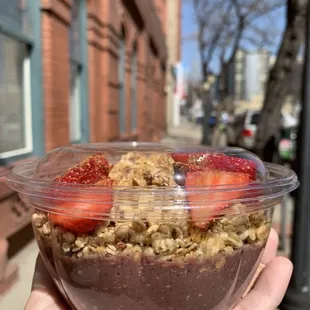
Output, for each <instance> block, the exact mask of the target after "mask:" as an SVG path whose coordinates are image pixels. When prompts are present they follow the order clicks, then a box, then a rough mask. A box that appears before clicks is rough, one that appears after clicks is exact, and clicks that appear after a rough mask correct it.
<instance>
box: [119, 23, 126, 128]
mask: <svg viewBox="0 0 310 310" xmlns="http://www.w3.org/2000/svg"><path fill="white" fill-rule="evenodd" d="M125 44H126V38H125V31H124V29H122V33H121V39H120V47H119V62H118V78H119V130H120V133H121V134H122V133H124V132H125V131H126V118H125V113H126V104H125V102H126V97H125V96H126V94H125V72H126V68H125V57H126V45H125Z"/></svg>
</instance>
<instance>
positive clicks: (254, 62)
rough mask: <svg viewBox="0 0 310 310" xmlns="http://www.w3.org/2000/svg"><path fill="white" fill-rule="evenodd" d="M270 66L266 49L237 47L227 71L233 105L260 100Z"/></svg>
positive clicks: (255, 102)
mask: <svg viewBox="0 0 310 310" xmlns="http://www.w3.org/2000/svg"><path fill="white" fill-rule="evenodd" d="M269 67H270V53H269V52H268V51H267V50H264V49H259V50H255V51H251V52H249V51H245V50H243V49H239V50H238V51H237V53H236V56H235V59H234V61H233V63H232V65H231V66H230V68H229V71H228V94H229V96H230V97H231V98H232V100H233V102H234V104H235V106H236V107H237V106H238V105H244V104H247V103H248V104H250V102H252V101H253V104H254V105H257V104H258V102H260V101H262V98H263V94H264V91H265V84H266V81H267V79H268V73H269Z"/></svg>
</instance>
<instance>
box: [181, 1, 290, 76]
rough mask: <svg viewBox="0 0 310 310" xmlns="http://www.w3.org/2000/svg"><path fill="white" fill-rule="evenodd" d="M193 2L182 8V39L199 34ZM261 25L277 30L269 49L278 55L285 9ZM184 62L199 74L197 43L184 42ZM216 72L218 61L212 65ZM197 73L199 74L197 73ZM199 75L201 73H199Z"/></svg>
mask: <svg viewBox="0 0 310 310" xmlns="http://www.w3.org/2000/svg"><path fill="white" fill-rule="evenodd" d="M191 2H192V1H191V0H189V1H186V0H183V1H182V3H183V6H182V38H184V37H187V36H189V35H191V34H193V33H196V32H197V26H196V24H195V20H194V12H193V7H192V5H191ZM261 23H269V24H268V26H269V25H270V27H273V28H275V29H277V31H278V33H279V34H278V35H277V37H276V38H275V44H274V46H272V47H269V49H270V50H271V52H272V53H273V54H275V53H276V51H277V49H278V46H279V42H280V39H281V34H282V31H283V28H284V26H285V8H284V7H283V8H281V9H278V10H276V11H274V12H273V13H272V14H271V21H270V20H266V18H260V19H258V20H257V24H258V25H260V24H261ZM246 48H247V49H250V50H251V49H254V47H253V46H250V45H249V46H246ZM182 62H183V64H184V65H185V67H186V70H187V71H191V72H193V71H194V73H193V74H194V75H196V74H197V73H198V72H199V62H200V59H199V53H198V44H197V42H195V41H193V40H192V41H189V40H182ZM212 65H213V66H214V68H215V70H216V69H217V68H218V64H217V61H216V59H215V60H214V61H213V64H212ZM196 72H197V73H196ZM198 74H199V73H198Z"/></svg>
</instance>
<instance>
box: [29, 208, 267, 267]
mask: <svg viewBox="0 0 310 310" xmlns="http://www.w3.org/2000/svg"><path fill="white" fill-rule="evenodd" d="M37 218H38V214H36V213H35V214H34V215H33V222H34V223H37ZM45 218H46V222H45V224H43V226H42V227H45V225H49V223H48V222H47V217H45ZM258 223H259V224H260V226H258ZM178 224H180V223H174V222H171V223H164V224H159V223H158V224H153V225H150V223H149V222H143V221H134V222H132V223H128V222H126V223H124V222H119V223H115V222H110V223H104V224H102V225H101V226H99V227H98V228H97V229H96V230H95V231H94V232H93V233H92V234H90V235H77V234H73V233H71V232H69V231H64V230H63V229H55V230H54V233H55V234H56V237H57V242H58V244H59V245H60V247H61V251H62V253H63V255H71V256H73V257H82V256H88V255H94V254H96V253H101V254H102V255H105V256H107V257H110V256H115V255H125V256H132V255H134V257H135V259H140V258H141V257H142V256H144V257H149V258H154V259H160V260H165V261H171V260H178V261H187V260H190V259H193V258H195V259H198V260H204V259H207V258H211V257H214V256H216V255H217V254H219V253H227V254H229V253H232V252H233V251H234V250H237V249H239V248H241V247H242V246H244V245H246V244H253V245H262V244H263V242H265V240H266V239H267V237H268V232H269V229H270V225H271V223H270V221H269V220H267V216H266V215H265V213H263V212H256V213H255V214H250V215H240V216H234V217H231V218H225V219H222V220H218V221H214V222H213V223H211V224H210V226H209V228H208V229H207V230H201V229H200V228H197V227H196V226H195V225H193V224H192V223H188V224H187V227H186V228H184V226H182V225H181V226H178ZM39 229H40V232H41V233H42V234H44V232H43V228H39ZM52 229H53V228H52ZM50 233H51V230H49V234H50ZM137 253H138V254H137ZM224 263H225V262H222V261H220V262H218V264H217V266H219V268H220V266H222V264H224Z"/></svg>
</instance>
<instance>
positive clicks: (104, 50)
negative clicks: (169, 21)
mask: <svg viewBox="0 0 310 310" xmlns="http://www.w3.org/2000/svg"><path fill="white" fill-rule="evenodd" d="M41 3H42V40H43V44H42V46H43V70H44V73H43V74H44V103H45V104H44V117H45V135H46V151H49V150H51V149H53V148H55V147H58V146H63V145H68V144H69V143H70V141H69V139H70V137H69V96H70V64H69V27H70V22H71V21H70V8H71V3H72V0H42V2H41ZM134 3H135V2H133V1H121V0H115V1H112V0H104V1H98V0H88V1H87V10H88V12H87V44H88V77H89V84H88V87H89V98H88V99H89V115H88V117H89V131H90V142H104V141H115V140H144V141H146V140H148V141H150V140H153V139H156V138H158V137H159V136H162V132H163V131H164V130H165V129H164V128H165V124H164V121H163V120H165V117H164V113H165V110H164V106H165V99H164V98H165V96H164V92H163V87H164V83H163V81H164V73H163V72H162V71H161V68H162V64H163V63H165V59H160V58H159V56H158V54H157V53H156V50H155V51H154V50H152V49H151V48H150V40H151V34H150V33H149V28H148V27H146V26H145V25H146V21H145V20H144V21H143V17H142V15H140V13H139V10H138V9H137V8H136V7H135V6H134ZM163 3H165V1H164V0H161V2H160V4H161V5H162V11H161V12H162V14H163V12H165V10H164V9H165V7H164V6H163ZM161 18H163V17H161ZM122 27H124V28H125V32H126V76H125V77H126V83H125V86H126V90H125V94H126V101H125V102H126V132H125V133H123V134H122V135H121V134H120V132H119V77H118V62H119V44H120V33H121V29H122ZM135 44H136V45H137V90H136V94H137V130H132V124H131V108H132V107H131V93H130V91H131V89H130V87H131V60H132V53H133V49H134V46H135ZM155 49H156V47H155Z"/></svg>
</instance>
